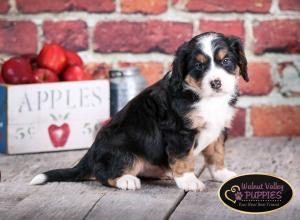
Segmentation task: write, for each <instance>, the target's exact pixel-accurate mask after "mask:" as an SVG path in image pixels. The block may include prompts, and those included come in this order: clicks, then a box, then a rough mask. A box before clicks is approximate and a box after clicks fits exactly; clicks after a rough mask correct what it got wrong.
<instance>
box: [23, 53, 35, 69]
mask: <svg viewBox="0 0 300 220" xmlns="http://www.w3.org/2000/svg"><path fill="white" fill-rule="evenodd" d="M21 57H22V58H24V59H26V60H28V62H29V63H30V64H31V67H32V69H35V68H37V67H38V60H37V58H38V55H37V54H35V53H28V54H23V55H21Z"/></svg>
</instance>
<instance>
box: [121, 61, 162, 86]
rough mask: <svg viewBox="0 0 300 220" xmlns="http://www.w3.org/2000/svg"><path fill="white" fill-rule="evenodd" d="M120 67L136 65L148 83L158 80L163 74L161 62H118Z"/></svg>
mask: <svg viewBox="0 0 300 220" xmlns="http://www.w3.org/2000/svg"><path fill="white" fill-rule="evenodd" d="M119 66H120V67H129V66H130V67H138V68H139V69H140V71H141V74H142V75H143V76H144V77H145V79H146V80H147V83H148V85H152V84H153V83H155V82H157V81H158V80H160V79H161V78H162V76H163V71H164V67H163V64H162V63H158V62H146V63H145V62H134V63H128V62H120V63H119Z"/></svg>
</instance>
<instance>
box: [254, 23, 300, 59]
mask: <svg viewBox="0 0 300 220" xmlns="http://www.w3.org/2000/svg"><path fill="white" fill-rule="evenodd" d="M253 34H254V44H253V47H254V51H255V53H256V54H262V53H264V52H281V53H300V20H289V19H287V20H272V21H262V22H259V23H257V24H256V25H254V28H253Z"/></svg>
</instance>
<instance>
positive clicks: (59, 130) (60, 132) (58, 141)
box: [48, 123, 70, 147]
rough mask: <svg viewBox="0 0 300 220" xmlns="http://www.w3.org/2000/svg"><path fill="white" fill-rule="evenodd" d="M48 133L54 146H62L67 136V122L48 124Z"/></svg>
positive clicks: (68, 132) (68, 133) (68, 129)
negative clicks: (58, 124) (59, 124)
mask: <svg viewBox="0 0 300 220" xmlns="http://www.w3.org/2000/svg"><path fill="white" fill-rule="evenodd" d="M48 133H49V137H50V140H51V142H52V144H53V146H54V147H63V146H64V145H65V144H66V143H67V140H68V138H69V135H70V127H69V125H68V124H67V123H64V124H62V125H61V126H57V125H50V126H49V127H48Z"/></svg>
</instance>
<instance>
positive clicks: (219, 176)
mask: <svg viewBox="0 0 300 220" xmlns="http://www.w3.org/2000/svg"><path fill="white" fill-rule="evenodd" d="M236 175H237V174H236V173H235V172H233V171H230V170H228V169H226V168H224V169H221V170H215V171H214V172H213V178H214V179H215V180H216V181H219V182H225V181H226V180H228V179H230V178H232V177H235V176H236Z"/></svg>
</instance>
